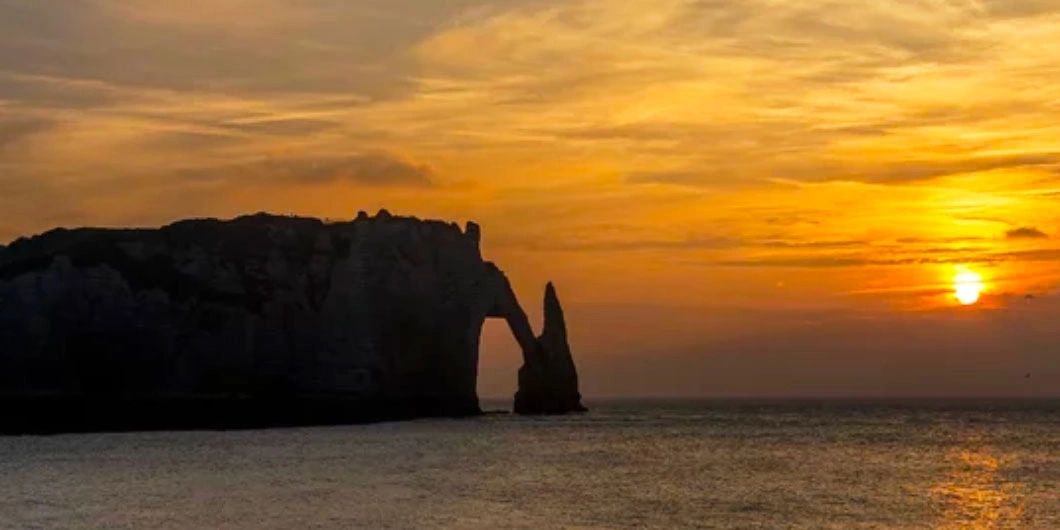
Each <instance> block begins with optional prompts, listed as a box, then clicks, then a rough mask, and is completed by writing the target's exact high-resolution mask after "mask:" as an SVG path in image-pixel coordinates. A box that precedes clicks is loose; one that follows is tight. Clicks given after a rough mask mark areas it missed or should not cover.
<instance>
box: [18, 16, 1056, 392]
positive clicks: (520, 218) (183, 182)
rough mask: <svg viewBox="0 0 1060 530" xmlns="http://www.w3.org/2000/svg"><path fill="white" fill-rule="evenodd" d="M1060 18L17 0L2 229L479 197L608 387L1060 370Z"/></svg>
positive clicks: (967, 378)
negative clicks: (555, 299) (974, 282)
mask: <svg viewBox="0 0 1060 530" xmlns="http://www.w3.org/2000/svg"><path fill="white" fill-rule="evenodd" d="M1058 42H1060V2H1057V1H1052V0H1033V1H1031V0H1027V1H1019V2H1014V1H1007V0H929V1H922V2H898V1H891V0H871V1H870V0H861V1H847V2H831V1H824V0H800V1H790V0H785V1H780V0H731V1H724V2H715V1H703V0H581V1H579V0H571V1H562V2H560V1H554V2H546V1H535V0H494V1H485V0H459V1H453V2H438V1H434V0H388V1H383V0H365V1H358V2H347V1H342V0H313V1H295V0H212V1H210V2H195V3H191V2H163V1H161V0H157V1H154V0H83V1H78V2H68V1H65V0H37V1H34V2H0V212H2V214H0V241H7V240H10V239H13V238H15V237H17V236H18V235H22V234H29V233H35V232H39V231H42V230H44V229H47V228H49V227H52V226H55V225H68V226H69V225H85V224H91V225H157V224H161V223H165V222H168V221H171V220H174V219H177V218H181V217H187V216H232V215H237V214H239V213H245V212H252V211H258V210H269V211H274V212H278V213H297V214H305V215H314V216H326V217H334V218H348V217H352V216H354V215H355V214H356V212H357V211H358V210H360V209H365V210H370V211H374V210H376V209H378V208H380V207H386V208H388V209H390V210H391V211H393V212H395V213H401V214H411V215H418V216H421V217H441V218H446V219H452V220H466V219H474V220H476V221H479V222H480V223H482V224H483V226H484V237H485V241H484V245H485V250H486V252H487V254H488V256H489V257H490V258H492V259H494V260H496V261H497V262H498V263H500V264H501V265H502V266H503V267H504V268H505V269H506V270H507V271H508V273H509V275H510V276H511V277H512V279H513V281H514V282H515V284H516V288H517V289H518V290H519V292H520V294H521V295H522V297H523V298H524V299H525V301H526V305H527V306H528V309H531V310H533V311H534V312H535V313H534V314H533V315H532V316H533V317H534V318H535V319H537V317H538V315H537V314H536V311H537V310H538V308H539V306H540V300H538V298H540V295H541V290H542V287H543V285H544V282H545V281H546V280H547V279H554V280H555V281H556V282H557V284H558V286H559V288H560V291H561V295H562V296H563V298H564V301H565V303H566V305H567V306H568V312H569V313H570V315H571V317H570V318H571V325H572V328H573V329H572V333H573V338H574V347H575V349H576V354H577V355H578V357H579V362H580V363H581V364H582V365H583V368H582V371H583V379H584V386H585V390H586V393H587V394H589V395H631V394H653V395H664V394H680V395H995V394H1005V395H1044V394H1058V393H1060V329H1058V326H1057V325H1056V322H1058V321H1060V320H1058V317H1060V291H1057V286H1058V284H1060V267H1058V264H1060V243H1058V242H1057V241H1056V240H1055V237H1056V236H1058V235H1060V211H1058V209H1057V208H1056V205H1057V203H1058V201H1060V177H1058V170H1060V83H1057V82H1056V79H1058V78H1060V51H1058V50H1060V48H1057V46H1056V43H1058ZM961 267H963V269H962V268H961ZM961 270H970V271H972V272H975V273H977V274H979V275H980V276H981V277H982V279H983V284H984V291H983V293H982V297H981V298H980V300H979V302H978V303H976V304H975V305H971V306H967V307H964V306H961V305H960V304H959V303H958V302H957V300H956V298H955V296H954V292H953V290H954V277H955V275H956V274H958V273H959V272H960V271H961ZM500 331H503V330H500ZM500 331H498V329H495V327H494V326H491V327H490V329H489V330H488V331H487V340H486V349H487V350H488V351H487V352H485V355H484V357H485V360H484V361H483V367H482V371H483V380H482V385H481V386H482V391H483V394H485V395H503V394H507V393H509V392H510V391H511V389H512V388H513V387H514V380H515V375H514V370H515V366H516V365H517V361H516V355H515V353H514V344H513V343H512V341H511V340H510V339H508V338H507V337H506V336H504V334H503V333H501V332H500ZM1028 373H1030V375H1031V377H1029V378H1028V377H1027V374H1028Z"/></svg>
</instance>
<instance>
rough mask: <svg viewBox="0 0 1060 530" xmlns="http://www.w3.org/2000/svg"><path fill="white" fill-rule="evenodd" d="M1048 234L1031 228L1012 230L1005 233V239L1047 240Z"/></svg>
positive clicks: (1024, 227)
mask: <svg viewBox="0 0 1060 530" xmlns="http://www.w3.org/2000/svg"><path fill="white" fill-rule="evenodd" d="M1048 237H1049V234H1046V233H1045V232H1042V231H1041V230H1038V229H1037V228H1034V227H1032V226H1023V227H1020V228H1013V229H1012V230H1009V231H1007V232H1005V239H1048Z"/></svg>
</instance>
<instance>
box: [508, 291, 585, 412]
mask: <svg viewBox="0 0 1060 530" xmlns="http://www.w3.org/2000/svg"><path fill="white" fill-rule="evenodd" d="M534 347H535V353H536V354H535V355H529V356H527V359H528V361H527V362H526V363H525V364H523V367H522V368H520V369H519V391H518V392H517V393H516V394H515V412H517V413H519V414H564V413H567V412H572V411H584V410H585V407H583V406H582V403H581V394H580V393H578V373H577V370H576V369H575V367H574V358H573V357H572V356H571V353H570V345H569V344H568V342H567V323H566V320H565V319H564V317H563V307H562V306H560V303H559V297H558V296H557V295H556V288H555V287H554V286H553V285H552V283H549V284H548V286H547V287H546V288H545V325H544V330H543V331H542V332H541V336H539V337H537V339H536V341H535V344H534Z"/></svg>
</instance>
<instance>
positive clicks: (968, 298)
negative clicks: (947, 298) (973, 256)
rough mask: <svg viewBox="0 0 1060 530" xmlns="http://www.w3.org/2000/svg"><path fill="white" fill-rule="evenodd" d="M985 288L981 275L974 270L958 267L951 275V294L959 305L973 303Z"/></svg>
mask: <svg viewBox="0 0 1060 530" xmlns="http://www.w3.org/2000/svg"><path fill="white" fill-rule="evenodd" d="M985 288H986V286H985V285H984V284H983V277H982V276H980V275H979V274H978V273H976V272H974V271H971V270H968V269H959V270H958V271H957V274H956V276H954V277H953V294H954V296H955V297H956V298H957V301H958V302H960V303H961V305H974V304H975V303H976V302H978V301H979V298H980V297H981V296H982V295H983V290H984V289H985Z"/></svg>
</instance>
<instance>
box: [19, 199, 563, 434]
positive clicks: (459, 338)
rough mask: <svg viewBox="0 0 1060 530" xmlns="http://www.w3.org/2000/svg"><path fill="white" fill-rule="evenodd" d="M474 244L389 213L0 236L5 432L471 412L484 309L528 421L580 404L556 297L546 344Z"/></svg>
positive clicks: (550, 300)
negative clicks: (517, 361)
mask: <svg viewBox="0 0 1060 530" xmlns="http://www.w3.org/2000/svg"><path fill="white" fill-rule="evenodd" d="M480 237H481V234H480V230H479V227H478V226H477V225H475V224H474V223H468V224H467V226H466V228H465V229H464V230H461V228H460V227H459V226H458V225H456V224H450V223H445V222H440V221H422V220H419V219H416V218H411V217H396V216H392V215H390V214H389V213H388V212H386V211H385V210H384V211H381V212H380V213H379V214H377V215H376V216H368V215H367V214H364V213H363V212H362V213H361V214H360V215H359V216H358V217H357V219H355V220H353V221H348V222H335V223H326V222H323V221H320V220H317V219H311V218H301V217H284V216H274V215H268V214H256V215H251V216H245V217H239V218H236V219H233V220H229V221H220V220H214V219H204V220H187V221H180V222H177V223H174V224H171V225H168V226H165V227H162V228H159V229H93V228H82V229H71V230H68V229H56V230H52V231H50V232H47V233H45V234H42V235H39V236H35V237H32V238H23V239H19V240H17V241H15V242H13V243H12V244H11V245H10V246H8V247H6V248H2V247H0V408H2V409H4V410H2V412H0V431H2V432H8V433H11V432H67V431H91V430H128V429H172V428H242V427H260V426H271V425H303V424H328V423H352V422H361V421H374V420H388V419H403V418H414V417H423V416H462V415H472V414H477V413H479V412H480V409H479V403H478V396H477V395H476V376H477V368H478V356H479V337H480V334H481V330H482V326H483V324H484V322H485V319H487V318H503V319H505V320H506V321H507V323H508V325H509V327H510V328H511V330H512V333H513V335H514V336H515V338H516V340H517V341H518V343H519V345H520V348H521V350H522V354H523V366H522V368H521V369H520V370H519V390H518V393H517V394H516V398H515V405H514V408H515V411H516V412H518V413H522V414H561V413H566V412H571V411H580V410H584V408H583V407H582V405H581V398H580V394H579V393H578V378H577V371H576V369H575V365H574V362H573V359H572V356H571V352H570V347H569V345H568V342H567V331H566V323H565V321H564V316H563V310H562V307H561V305H560V302H559V298H558V297H557V295H556V291H555V288H554V287H553V286H552V285H551V284H549V285H548V286H547V288H546V293H545V319H544V321H545V324H544V330H543V332H542V334H541V335H540V336H535V335H534V333H533V331H532V329H531V326H530V323H529V320H528V319H527V316H526V314H525V312H524V311H523V309H522V307H521V305H520V304H519V301H518V299H517V298H516V296H515V293H514V291H513V290H512V288H511V285H510V283H509V281H508V279H507V277H506V276H505V274H504V273H503V272H502V271H501V269H500V268H498V267H497V266H496V265H494V264H493V263H491V262H488V261H485V260H483V258H482V255H481V252H480V248H479V241H480Z"/></svg>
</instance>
